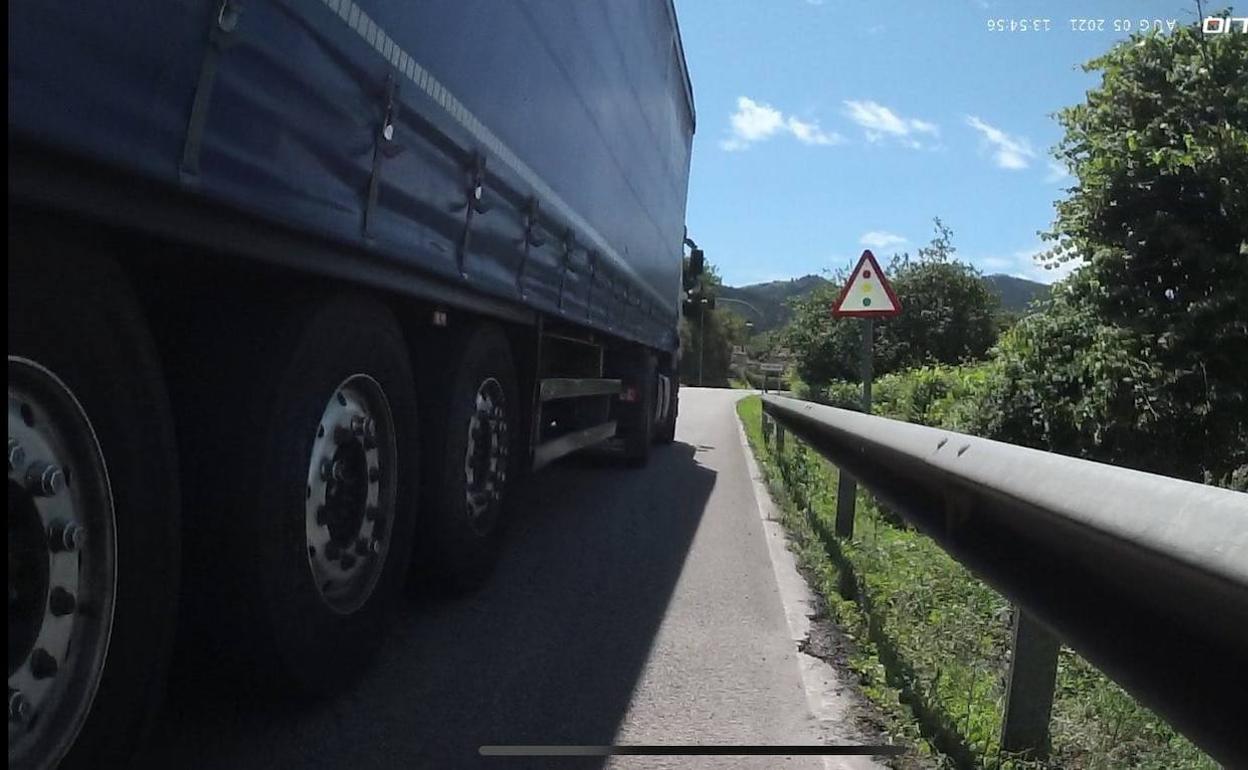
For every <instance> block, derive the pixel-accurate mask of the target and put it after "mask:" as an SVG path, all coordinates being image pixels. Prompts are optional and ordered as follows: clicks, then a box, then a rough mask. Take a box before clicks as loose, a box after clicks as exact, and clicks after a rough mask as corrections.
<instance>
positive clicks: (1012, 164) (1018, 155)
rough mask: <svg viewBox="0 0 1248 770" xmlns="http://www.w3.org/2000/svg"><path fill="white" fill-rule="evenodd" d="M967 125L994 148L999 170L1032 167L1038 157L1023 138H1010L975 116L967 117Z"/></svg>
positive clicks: (994, 157) (1016, 169)
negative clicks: (1032, 160) (1032, 161)
mask: <svg viewBox="0 0 1248 770" xmlns="http://www.w3.org/2000/svg"><path fill="white" fill-rule="evenodd" d="M966 124H967V125H968V126H970V127H971V128H973V129H975V130H976V131H978V132H979V133H980V134H982V135H983V137H984V140H985V141H986V142H988V144H989V145H990V146H991V148H992V158H993V160H994V161H995V162H996V164H997V166H998V167H999V168H1003V169H1007V170H1009V171H1018V170H1021V169H1024V168H1027V167H1028V166H1030V165H1031V159H1032V158H1034V157H1036V153H1035V151H1034V150H1032V149H1031V144H1030V143H1028V141H1027V140H1026V139H1024V138H1022V137H1016V136H1010V135H1009V134H1007V133H1005V132H1004V131H1002V130H1001V129H999V128H997V127H996V126H993V125H989V124H988V123H985V122H984V121H982V120H980V119H979V118H977V117H975V116H974V115H967V116H966Z"/></svg>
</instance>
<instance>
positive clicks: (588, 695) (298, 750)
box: [143, 388, 864, 770]
mask: <svg viewBox="0 0 1248 770" xmlns="http://www.w3.org/2000/svg"><path fill="white" fill-rule="evenodd" d="M746 393H747V391H739V390H738V391H730V390H709V389H699V388H688V389H683V390H682V391H681V415H680V421H679V425H678V429H677V436H676V440H677V443H676V444H675V445H673V446H671V447H663V448H657V449H656V452H655V454H654V455H653V456H652V458H651V461H650V464H649V466H648V467H646V468H645V469H643V470H640V471H630V470H627V469H625V468H623V467H621V466H620V465H619V464H618V463H616V462H615V461H614V460H613V459H610V458H594V457H591V458H579V459H578V458H572V459H570V460H569V461H567V462H564V463H562V464H559V465H557V466H556V467H553V468H550V469H548V470H547V471H544V472H543V473H542V474H541V475H539V476H538V477H537V478H536V481H539V482H540V483H530V484H529V485H528V487H527V489H526V490H524V492H523V494H522V495H520V499H519V503H518V505H517V506H516V509H515V514H514V518H513V525H512V528H511V530H510V533H509V538H508V542H507V546H506V552H505V555H504V557H503V560H502V562H501V563H500V565H499V568H498V571H497V572H496V573H495V575H494V576H493V578H492V580H491V582H490V583H489V585H488V586H487V587H486V588H485V589H484V590H482V591H481V592H480V593H478V594H477V595H475V596H472V597H470V598H467V599H461V600H456V601H433V600H429V599H423V600H418V601H413V602H409V603H408V604H406V605H405V606H404V607H403V608H402V609H401V611H400V612H399V613H398V616H397V617H396V619H395V624H394V628H393V631H392V633H391V634H390V635H389V637H388V639H387V641H386V644H385V646H384V648H383V651H382V654H381V656H380V660H379V661H378V664H377V665H376V666H375V667H373V668H372V669H371V670H370V671H369V672H368V673H367V675H366V676H365V678H364V679H363V681H361V682H360V683H359V685H358V686H357V687H356V688H354V689H353V690H352V691H351V692H348V693H347V694H345V695H342V696H339V697H337V698H334V699H327V700H321V701H316V700H313V701H306V702H295V703H290V702H273V701H272V700H271V699H266V698H263V697H260V696H258V695H256V694H253V693H251V692H249V691H248V687H247V686H246V684H245V683H239V682H234V681H229V680H228V679H226V680H223V678H222V677H220V676H214V673H215V672H214V671H213V669H212V667H211V666H210V665H196V666H191V665H190V664H188V663H186V662H185V661H184V662H183V663H182V664H181V666H180V668H179V670H178V671H177V672H176V676H175V681H176V684H175V687H174V690H173V692H172V694H171V697H170V699H169V702H168V703H167V708H166V717H165V719H164V721H163V722H162V723H161V724H160V725H159V726H158V730H157V734H156V735H155V736H154V740H153V742H152V745H151V746H150V748H149V750H148V751H147V752H146V754H145V755H144V758H143V764H144V765H145V766H149V767H153V768H173V767H178V768H183V767H187V768H239V769H240V770H245V769H247V768H255V769H257V770H279V769H280V770H285V769H286V768H296V767H313V768H339V767H341V768H352V769H353V770H354V769H357V768H358V769H359V770H364V769H365V768H412V767H418V768H425V767H427V768H439V769H440V768H458V767H487V768H491V767H497V768H507V769H511V768H518V767H548V766H549V767H557V768H573V767H577V768H581V767H601V766H603V761H602V760H568V759H564V760H559V761H555V760H515V759H497V758H491V759H486V758H482V757H480V756H478V754H477V748H478V746H480V745H482V744H579V745H584V744H609V743H612V742H613V741H619V742H621V743H634V744H636V743H669V744H671V743H736V744H742V743H744V744H764V743H766V744H783V743H817V742H820V741H823V740H836V735H834V734H831V733H830V731H829V729H828V723H826V722H825V723H822V724H821V723H820V722H819V721H818V720H817V719H815V718H814V716H812V711H811V707H810V705H809V703H810V701H809V700H808V695H807V690H806V687H805V686H804V684H803V677H802V674H801V669H800V667H799V656H798V654H797V651H796V646H795V643H794V639H793V636H792V634H791V631H790V626H789V624H788V622H787V621H786V616H785V605H784V603H783V602H782V600H781V594H780V591H779V589H778V577H777V575H778V574H781V572H782V571H783V570H781V572H778V571H777V569H776V568H775V567H774V566H773V560H772V556H771V555H770V553H769V547H768V537H769V535H768V534H767V532H768V530H766V529H765V525H764V522H763V520H762V519H761V518H760V515H759V509H758V506H757V504H756V501H755V497H754V494H755V492H754V483H753V482H752V480H751V478H750V476H749V472H748V470H747V462H746V458H745V452H744V451H743V448H742V445H741V440H740V434H739V429H738V425H737V419H736V415H735V410H734V404H735V402H736V401H737V399H739V398H740V397H742V396H743V395H745V394H746ZM767 526H774V525H767ZM770 537H772V538H773V539H774V538H775V537H776V535H775V533H774V532H772V534H771V535H770ZM774 548H775V545H774V543H773V545H772V550H774ZM789 569H790V571H791V567H790V568H789ZM779 580H780V582H783V576H782V577H781V578H780V579H779ZM803 657H804V656H803ZM192 668H194V669H195V670H190V669H192ZM833 684H835V683H833ZM824 716H825V717H826V714H825V715H824ZM832 732H838V731H832ZM863 764H864V763H863V762H862V760H831V761H829V762H828V764H827V765H826V766H827V767H841V766H855V767H857V766H862V765H863ZM607 766H608V767H629V768H643V767H647V768H648V767H681V768H683V767H707V768H711V767H713V768H724V767H751V768H755V767H757V768H769V767H781V766H782V767H785V768H806V767H810V768H821V767H825V764H824V763H823V762H822V761H821V760H818V759H810V758H807V759H791V760H784V759H760V758H754V759H744V758H732V757H728V758H679V759H656V758H640V757H637V758H627V759H625V758H620V759H616V760H613V761H611V762H609V763H607Z"/></svg>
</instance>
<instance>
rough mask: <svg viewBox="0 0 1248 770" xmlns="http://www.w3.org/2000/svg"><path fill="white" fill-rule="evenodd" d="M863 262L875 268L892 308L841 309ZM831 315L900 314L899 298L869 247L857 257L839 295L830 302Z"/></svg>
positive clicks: (882, 315)
mask: <svg viewBox="0 0 1248 770" xmlns="http://www.w3.org/2000/svg"><path fill="white" fill-rule="evenodd" d="M864 262H870V263H871V269H872V270H875V274H876V276H877V277H879V279H880V286H882V287H884V293H885V294H887V295H888V298H889V299H890V300H892V302H893V309H892V310H883V309H881V310H841V303H842V302H844V301H845V297H846V296H847V295H848V294H849V287H850V286H852V285H853V284H854V276H856V275H858V271H859V270H862V265H863V263H864ZM832 315H834V316H836V317H837V318H892V317H893V316H896V315H901V300H899V299H897V295H896V294H894V293H893V285H892V284H891V283H889V282H888V278H886V277H885V276H884V271H883V270H881V269H880V263H879V262H876V261H875V255H874V254H872V253H871V249H864V250H863V252H862V256H861V257H859V258H858V264H856V265H854V269H853V271H852V272H850V274H849V280H848V281H846V282H845V285H844V286H843V287H841V294H840V296H838V297H837V298H836V302H834V303H833V304H832Z"/></svg>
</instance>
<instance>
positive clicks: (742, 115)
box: [719, 96, 845, 151]
mask: <svg viewBox="0 0 1248 770" xmlns="http://www.w3.org/2000/svg"><path fill="white" fill-rule="evenodd" d="M728 122H729V124H730V125H731V127H732V135H731V136H729V137H728V138H727V139H725V140H723V141H721V142H720V143H719V146H720V147H721V148H723V149H725V150H729V151H733V150H744V149H745V148H747V147H749V146H750V145H751V144H755V143H757V142H762V141H765V140H767V139H770V138H771V137H773V136H775V135H776V134H779V133H781V132H783V133H787V134H791V135H792V136H793V137H795V138H796V139H797V140H798V141H799V142H801V143H802V144H812V145H823V146H828V145H833V144H840V143H841V142H843V141H845V137H843V136H841V135H840V134H838V133H836V132H835V131H824V130H823V129H822V128H820V126H819V124H818V123H814V122H807V121H804V120H801V119H799V118H797V117H795V116H793V115H790V116H788V117H787V118H786V117H785V116H784V113H782V112H781V111H780V110H777V109H776V108H775V107H772V106H771V105H769V104H763V103H762V102H756V101H754V100H753V99H751V98H749V97H748V96H740V97H737V111H736V112H734V113H733V114H732V116H731V117H730V118H729V119H728Z"/></svg>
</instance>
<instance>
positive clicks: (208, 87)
mask: <svg viewBox="0 0 1248 770" xmlns="http://www.w3.org/2000/svg"><path fill="white" fill-rule="evenodd" d="M242 15H243V5H242V3H241V2H239V0H222V2H221V5H220V6H219V7H218V9H217V14H216V17H215V18H213V20H212V26H210V27H209V28H208V48H207V49H206V50H205V51H204V60H203V62H202V63H201V64H200V67H199V82H198V83H196V85H195V100H194V101H193V102H192V103H191V117H190V120H188V121H187V125H186V142H185V143H184V144H183V145H182V163H181V164H180V165H179V167H178V175H179V176H180V177H181V179H182V181H183V182H194V181H195V180H196V179H197V178H198V177H199V149H200V145H201V144H202V143H203V140H204V124H205V123H206V122H207V121H208V105H209V103H210V102H211V101H212V88H213V84H214V83H215V82H216V79H217V63H218V61H219V59H220V58H221V52H222V51H224V50H225V49H226V48H228V47H229V46H230V45H232V44H233V43H234V41H235V35H234V32H235V30H237V29H238V22H239V17H241V16H242Z"/></svg>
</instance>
